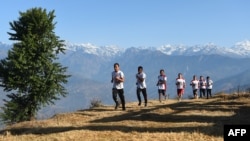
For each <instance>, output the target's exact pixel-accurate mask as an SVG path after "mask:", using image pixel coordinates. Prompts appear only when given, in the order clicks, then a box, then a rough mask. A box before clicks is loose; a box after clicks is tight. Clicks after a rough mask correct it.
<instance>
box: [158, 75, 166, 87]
mask: <svg viewBox="0 0 250 141" xmlns="http://www.w3.org/2000/svg"><path fill="white" fill-rule="evenodd" d="M163 81H165V82H166V83H167V76H165V75H159V76H158V82H163ZM166 85H167V84H164V83H158V85H157V86H158V89H159V90H166Z"/></svg>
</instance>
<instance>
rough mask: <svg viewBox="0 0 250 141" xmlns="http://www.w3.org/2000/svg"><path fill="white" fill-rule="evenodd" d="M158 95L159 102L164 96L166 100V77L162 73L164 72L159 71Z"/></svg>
mask: <svg viewBox="0 0 250 141" xmlns="http://www.w3.org/2000/svg"><path fill="white" fill-rule="evenodd" d="M157 86H158V94H159V101H160V102H161V97H162V96H164V98H165V100H166V97H167V96H166V90H167V76H166V75H165V73H164V70H163V69H161V70H160V75H159V76H158V82H157Z"/></svg>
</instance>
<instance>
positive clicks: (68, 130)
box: [0, 95, 250, 141]
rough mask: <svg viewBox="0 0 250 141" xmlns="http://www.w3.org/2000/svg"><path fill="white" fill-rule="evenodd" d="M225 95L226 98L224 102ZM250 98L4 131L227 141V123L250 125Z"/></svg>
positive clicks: (86, 116)
mask: <svg viewBox="0 0 250 141" xmlns="http://www.w3.org/2000/svg"><path fill="white" fill-rule="evenodd" d="M225 97H226V98H225ZM249 108H250V99H249V96H246V97H245V96H244V97H243V96H241V97H235V96H232V97H229V96H228V95H226V96H225V95H218V96H217V97H215V98H213V99H208V100H207V99H193V100H183V101H182V102H177V100H167V101H164V103H159V102H158V101H157V100H151V101H149V104H148V107H138V106H137V103H135V102H134V103H128V104H127V110H126V111H122V110H121V109H119V110H117V111H114V107H113V106H101V107H96V108H93V109H88V110H82V111H76V112H73V113H62V114H58V115H55V116H54V117H52V118H50V119H47V120H39V121H30V122H22V123H18V124H15V125H12V126H9V127H6V129H4V130H2V131H1V132H0V133H1V134H0V140H4V141H79V140H86V141H152V140H157V141H168V140H169V141H201V140H202V141H223V125H224V124H250V121H249V119H250V112H249Z"/></svg>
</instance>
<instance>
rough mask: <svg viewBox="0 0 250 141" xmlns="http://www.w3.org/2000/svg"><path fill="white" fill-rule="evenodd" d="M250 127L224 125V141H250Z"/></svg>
mask: <svg viewBox="0 0 250 141" xmlns="http://www.w3.org/2000/svg"><path fill="white" fill-rule="evenodd" d="M249 134H250V125H224V141H231V140H236V139H237V140H239V141H249V138H250V136H249Z"/></svg>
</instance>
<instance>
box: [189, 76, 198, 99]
mask: <svg viewBox="0 0 250 141" xmlns="http://www.w3.org/2000/svg"><path fill="white" fill-rule="evenodd" d="M190 85H191V86H192V89H193V95H194V98H195V99H197V98H198V94H197V91H198V89H199V81H198V80H197V78H196V75H194V76H193V80H191V82H190Z"/></svg>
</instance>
